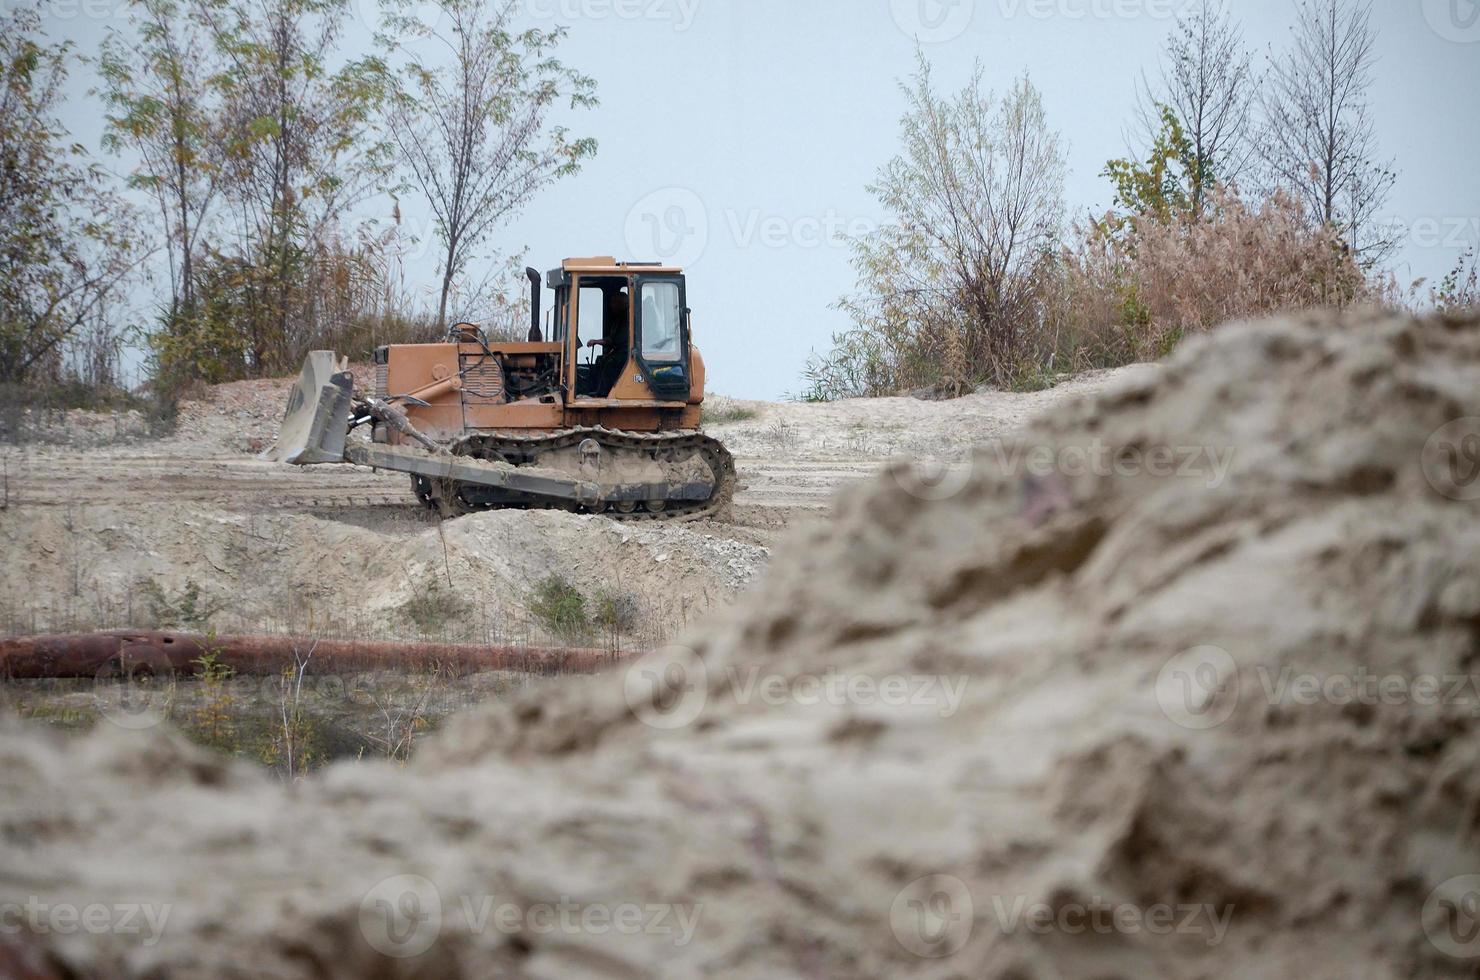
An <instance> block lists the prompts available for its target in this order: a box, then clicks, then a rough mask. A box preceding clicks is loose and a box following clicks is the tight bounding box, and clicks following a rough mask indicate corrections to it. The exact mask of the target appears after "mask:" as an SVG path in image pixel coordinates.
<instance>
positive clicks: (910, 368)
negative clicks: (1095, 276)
mask: <svg viewBox="0 0 1480 980" xmlns="http://www.w3.org/2000/svg"><path fill="white" fill-rule="evenodd" d="M982 74H983V73H982V67H981V65H980V64H978V65H977V66H976V70H975V72H974V73H973V75H972V77H971V80H970V81H969V82H968V83H967V85H966V87H965V88H963V89H962V91H961V92H960V93H958V94H957V95H956V96H955V97H953V98H952V97H942V96H939V95H937V94H936V92H935V91H934V90H933V89H932V87H931V81H930V66H929V64H928V63H926V61H925V60H924V58H923V57H921V58H920V62H919V70H918V73H917V74H916V76H915V81H914V84H913V85H911V86H906V87H905V88H904V91H905V95H906V97H907V98H908V100H909V108H908V111H907V112H906V114H905V116H904V119H903V120H902V126H903V135H904V151H903V153H901V154H900V155H899V156H897V157H895V158H894V159H893V160H891V161H890V162H889V163H888V164H886V165H885V166H884V168H883V169H882V170H881V171H880V173H879V176H878V178H877V179H876V181H875V183H874V184H873V185H872V186H871V187H870V191H871V192H872V193H873V194H874V195H875V196H876V197H877V198H878V199H879V202H880V203H881V204H882V205H883V206H884V208H885V209H886V210H887V211H888V212H889V213H890V214H891V215H892V216H893V218H894V222H893V223H891V224H889V225H887V226H885V227H884V228H882V229H880V230H879V231H878V232H876V233H875V234H873V235H871V236H868V237H866V238H864V239H862V240H861V241H858V242H855V243H854V247H855V258H854V264H855V266H856V268H857V270H858V273H859V279H860V282H859V295H858V296H856V297H855V298H853V299H849V300H845V301H844V302H843V304H842V307H843V309H845V310H846V311H847V312H849V313H850V314H851V315H852V317H853V319H854V321H855V323H856V324H857V325H858V327H859V328H860V329H861V330H863V331H864V332H865V333H867V334H870V335H871V336H872V338H873V340H872V341H871V342H870V344H869V345H865V346H871V347H872V348H873V349H875V350H883V351H886V352H887V353H885V354H883V355H882V356H883V357H885V359H886V360H887V361H889V365H888V370H886V371H885V372H883V374H882V375H881V376H880V375H879V374H878V372H876V371H873V370H872V369H871V370H869V371H865V372H863V373H864V374H869V375H874V376H879V377H881V378H882V379H884V382H885V383H892V385H893V386H894V387H905V386H909V385H918V384H922V383H939V382H942V381H945V382H947V383H949V384H954V385H958V386H959V385H961V384H965V383H970V382H974V381H977V380H981V379H988V380H990V381H992V382H995V383H1003V382H1005V380H1006V379H1007V377H1008V376H1009V375H1010V373H1011V371H1012V368H1013V367H1014V361H1015V359H1016V358H1017V357H1019V356H1020V353H1021V351H1020V340H1021V336H1022V333H1023V331H1024V330H1025V329H1027V328H1029V327H1030V326H1031V325H1032V324H1033V323H1034V322H1035V320H1036V316H1037V310H1036V304H1037V301H1038V295H1039V294H1038V289H1037V285H1038V284H1037V275H1038V273H1039V272H1040V271H1041V270H1042V268H1043V265H1044V263H1045V262H1046V261H1051V256H1052V254H1053V252H1054V250H1055V249H1056V247H1057V246H1058V241H1059V232H1060V230H1061V226H1062V222H1063V214H1064V204H1063V186H1064V153H1063V148H1062V145H1061V143H1060V139H1059V136H1058V134H1057V133H1056V132H1054V131H1052V130H1051V129H1049V127H1048V121H1047V117H1046V115H1045V113H1044V110H1043V101H1042V98H1041V97H1040V95H1039V92H1038V90H1037V89H1036V88H1035V87H1034V86H1033V83H1032V82H1031V81H1029V80H1028V79H1027V78H1026V77H1025V78H1022V79H1020V80H1019V81H1018V82H1017V84H1016V85H1014V86H1013V88H1012V90H1011V91H1010V92H1009V93H1007V95H1006V96H1004V97H1002V98H1001V99H997V98H994V97H993V96H992V95H991V94H990V93H984V92H983V91H982Z"/></svg>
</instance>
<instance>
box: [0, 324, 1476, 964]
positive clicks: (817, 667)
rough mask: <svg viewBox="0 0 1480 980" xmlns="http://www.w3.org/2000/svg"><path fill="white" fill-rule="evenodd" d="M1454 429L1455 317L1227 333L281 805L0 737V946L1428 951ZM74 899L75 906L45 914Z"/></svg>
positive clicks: (149, 953)
mask: <svg viewBox="0 0 1480 980" xmlns="http://www.w3.org/2000/svg"><path fill="white" fill-rule="evenodd" d="M1470 416H1480V322H1475V321H1471V322H1459V321H1443V320H1429V321H1423V322H1416V321H1408V320H1378V319H1364V318H1362V317H1359V316H1352V317H1349V318H1347V320H1346V321H1345V322H1341V323H1336V322H1332V321H1329V320H1323V319H1314V318H1313V319H1307V320H1301V321H1297V322H1281V323H1272V324H1265V325H1258V326H1253V327H1233V328H1229V329H1226V330H1224V331H1221V332H1220V333H1218V334H1217V335H1215V336H1213V337H1211V338H1207V339H1204V340H1200V341H1198V342H1196V343H1192V344H1188V345H1187V346H1186V347H1185V348H1184V349H1182V350H1181V351H1180V352H1179V353H1178V354H1177V355H1176V356H1174V357H1173V358H1172V360H1171V361H1170V363H1169V364H1168V365H1167V367H1166V368H1165V370H1163V371H1161V372H1156V373H1154V374H1151V373H1148V374H1144V375H1142V374H1138V375H1137V376H1136V378H1134V379H1132V380H1131V381H1130V382H1129V383H1127V384H1126V385H1125V386H1122V387H1120V388H1119V389H1117V390H1115V391H1112V392H1110V393H1109V394H1107V395H1105V396H1103V397H1101V398H1098V399H1095V400H1092V401H1086V402H1083V403H1079V404H1076V405H1071V406H1069V407H1066V408H1062V409H1060V410H1059V411H1058V412H1056V413H1055V414H1054V415H1052V416H1050V417H1049V418H1048V419H1046V420H1045V421H1043V422H1042V423H1040V424H1038V425H1037V426H1036V427H1035V428H1033V429H1032V430H1030V431H1029V432H1028V433H1026V434H1024V435H1022V436H1021V437H1020V438H1016V439H1014V440H1011V441H1009V442H1008V443H1005V444H1000V445H995V446H991V447H988V448H986V449H984V450H980V451H978V452H977V453H976V455H975V457H974V460H973V465H972V466H971V467H970V469H969V471H966V472H964V473H955V472H946V473H921V472H914V471H910V470H907V469H902V468H901V469H896V470H893V471H891V472H890V473H886V474H884V475H883V476H881V477H879V478H878V479H876V480H873V481H871V482H870V483H868V484H867V485H865V486H862V487H858V488H855V489H853V490H851V491H849V492H848V493H846V494H845V495H844V496H843V497H842V498H841V499H840V500H839V502H838V503H837V506H836V513H835V515H834V516H833V519H831V520H830V521H828V522H826V523H825V524H822V525H819V526H818V527H816V528H814V529H809V530H808V532H807V534H806V535H804V536H802V537H800V538H798V539H794V540H793V541H791V543H790V546H789V548H788V549H787V550H786V551H785V552H783V553H781V554H778V556H777V559H776V561H775V563H774V564H773V566H772V568H771V570H770V572H769V573H768V574H767V576H766V577H765V579H764V580H763V581H762V583H761V585H760V586H759V587H758V588H757V589H756V590H755V591H754V592H752V593H751V594H750V595H748V596H747V597H746V598H745V599H744V600H743V601H742V602H741V603H740V605H739V606H737V607H736V608H735V609H733V610H731V611H730V612H728V613H727V614H725V615H724V617H723V619H722V620H721V621H720V622H717V623H713V624H710V625H708V626H706V627H705V628H703V629H701V630H699V631H698V632H697V633H695V634H692V635H690V636H689V637H688V639H687V641H686V642H687V644H688V647H687V648H684V647H674V648H670V649H668V650H666V651H662V652H660V653H659V654H657V655H655V658H654V659H653V660H652V661H650V662H647V663H641V664H638V665H636V666H635V667H634V668H633V669H631V670H630V671H627V672H625V673H623V674H619V675H613V676H606V677H600V678H595V679H592V680H590V681H585V682H577V683H571V682H570V681H568V680H561V681H560V682H558V683H552V684H547V685H542V686H540V687H537V688H535V689H534V690H533V691H532V692H531V694H530V695H529V696H527V697H523V698H521V699H520V700H517V701H516V702H514V703H513V704H505V705H499V706H495V707H493V708H491V709H489V710H486V711H480V712H478V713H475V714H472V715H468V716H463V717H462V718H460V719H458V720H457V721H455V722H454V723H453V724H452V725H451V727H450V728H449V729H448V730H447V731H446V732H444V733H443V734H442V735H441V736H439V737H438V738H436V739H434V740H432V741H430V742H428V744H427V746H426V748H425V749H424V750H423V752H422V754H421V755H420V756H419V757H418V758H417V760H416V761H415V762H414V763H413V764H412V765H411V766H410V767H409V768H407V769H404V770H402V769H396V768H393V767H389V766H381V765H342V766H337V767H333V768H331V769H330V770H328V771H327V772H326V773H324V774H323V775H322V776H320V777H318V778H316V779H313V780H310V781H307V782H304V783H300V784H297V785H295V786H292V787H290V788H284V787H282V786H279V785H276V784H274V783H273V782H272V781H271V780H270V779H269V778H267V777H265V776H262V775H259V774H257V773H255V772H253V771H250V770H248V769H245V768H242V767H239V766H234V765H228V764H225V763H222V762H219V761H217V760H215V759H213V758H211V757H209V756H207V755H204V754H202V753H200V752H198V751H197V750H194V749H192V748H189V747H188V746H185V745H184V744H183V743H181V742H180V741H178V740H176V739H173V738H171V737H170V736H168V735H167V734H163V733H159V732H155V733H151V734H145V735H140V734H123V733H120V732H117V731H113V730H107V731H100V732H99V733H97V734H95V735H94V736H92V737H90V738H89V739H87V740H85V741H82V742H77V743H66V742H62V741H60V740H58V739H55V738H52V737H49V736H48V735H46V734H43V733H38V732H34V731H29V730H21V729H18V728H11V729H10V730H9V731H7V732H6V733H5V735H4V738H3V742H0V746H3V747H0V801H3V802H0V907H4V908H6V909H11V908H18V909H21V913H18V914H19V915H22V916H29V918H25V921H26V922H28V923H30V924H31V929H30V930H29V931H28V932H26V933H23V934H22V935H20V936H11V937H10V942H11V943H12V945H13V946H14V947H15V948H12V949H11V950H10V951H9V952H8V953H7V951H6V950H4V949H3V948H0V954H3V955H15V956H19V955H22V954H25V953H31V954H36V955H41V954H45V955H47V956H51V957H53V958H55V960H56V962H59V963H64V964H66V965H67V967H68V968H70V969H73V970H79V971H95V972H98V973H106V974H112V973H115V972H122V973H127V974H131V975H164V974H168V975H172V976H173V975H181V976H230V975H248V974H251V975H263V974H267V975H274V976H305V977H307V976H319V977H368V976H385V977H391V976H395V977H413V976H414V977H448V976H490V975H498V976H504V975H508V976H561V977H569V976H584V975H608V976H610V975H616V976H632V977H637V976H648V975H655V974H671V975H693V974H697V973H706V974H711V975H724V976H754V977H761V976H765V977H773V976H788V975H803V976H843V975H847V976H881V977H882V976H896V975H900V974H919V975H929V976H973V977H1016V978H1030V977H1058V976H1089V975H1093V976H1099V977H1111V976H1123V977H1135V976H1168V977H1184V976H1185V977H1194V976H1215V975H1216V976H1296V975H1299V976H1359V975H1360V976H1364V977H1388V976H1392V977H1398V976H1449V975H1453V976H1459V975H1468V971H1471V970H1473V963H1474V962H1475V961H1474V959H1468V960H1467V959H1465V958H1464V957H1465V956H1466V955H1471V954H1480V948H1477V944H1476V942H1475V939H1474V935H1473V932H1474V926H1475V925H1476V924H1480V918H1477V917H1476V912H1475V899H1476V896H1477V893H1480V889H1477V887H1476V886H1477V884H1480V878H1469V879H1466V878H1465V877H1463V876H1467V875H1472V874H1474V873H1476V872H1480V853H1477V847H1476V840H1475V836H1476V833H1477V830H1480V816H1477V814H1480V806H1477V800H1480V765H1477V763H1480V758H1477V756H1480V743H1477V740H1476V739H1475V737H1474V731H1475V727H1476V713H1477V710H1480V705H1477V698H1476V696H1475V687H1474V679H1473V678H1474V671H1475V659H1476V657H1477V652H1480V584H1477V583H1480V523H1477V522H1476V521H1475V511H1474V506H1475V505H1474V504H1473V503H1471V502H1468V501H1467V500H1465V499H1464V498H1466V497H1469V496H1480V485H1476V484H1474V483H1473V482H1471V481H1473V478H1474V476H1475V473H1474V472H1472V471H1471V468H1472V467H1473V466H1474V464H1475V463H1476V462H1480V460H1477V459H1476V458H1474V457H1475V456H1476V455H1477V454H1475V453H1471V452H1469V450H1468V449H1466V447H1467V446H1469V447H1473V445H1474V443H1473V442H1470V443H1466V442H1465V441H1464V439H1463V436H1464V435H1466V434H1471V435H1473V434H1474V432H1473V430H1472V431H1471V432H1470V433H1465V432H1464V431H1463V429H1464V427H1465V424H1464V423H1461V424H1460V425H1459V426H1458V427H1455V426H1452V425H1451V426H1449V428H1447V429H1446V428H1444V427H1445V426H1446V424H1447V423H1452V422H1454V420H1458V419H1462V418H1466V417H1470ZM1431 437H1432V438H1431ZM27 902H30V903H31V905H32V906H33V907H34V908H36V909H38V910H39V911H36V912H25V911H24V910H25V908H26V907H27V906H26V904H25V903H27ZM91 906H97V907H99V908H100V909H102V910H103V911H99V912H96V913H93V914H94V915H95V918H96V921H97V922H99V923H102V925H103V926H105V928H101V929H97V930H88V929H86V928H82V927H81V926H79V925H77V919H76V918H72V919H70V920H68V919H67V917H66V916H65V915H63V918H62V924H61V925H59V924H58V920H57V915H56V913H57V911H58V910H66V909H72V910H74V913H76V914H78V915H80V916H81V918H82V920H83V921H86V915H87V909H88V908H89V907H91ZM125 907H133V908H135V909H136V910H142V911H141V912H140V913H139V914H138V915H137V916H136V917H135V919H133V920H131V921H130V924H131V925H133V926H135V927H137V928H136V930H135V931H133V932H126V931H124V929H122V928H121V927H118V926H117V921H118V919H119V918H120V917H121V916H122V915H123V913H122V912H121V911H119V910H120V909H123V908H125ZM78 910H80V912H78ZM144 912H150V913H152V914H153V916H154V919H153V920H152V922H153V923H155V924H157V926H158V927H157V928H155V927H154V925H151V920H148V919H146V917H145V916H144V914H143V913H144ZM161 918H163V920H164V921H160V919H161ZM16 919H17V916H16V915H11V916H10V917H9V918H8V919H6V920H4V921H16ZM67 921H70V922H71V927H70V928H66V927H65V923H66V922H67ZM0 962H3V959H0Z"/></svg>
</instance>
